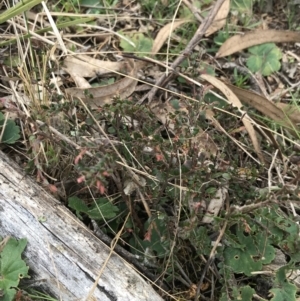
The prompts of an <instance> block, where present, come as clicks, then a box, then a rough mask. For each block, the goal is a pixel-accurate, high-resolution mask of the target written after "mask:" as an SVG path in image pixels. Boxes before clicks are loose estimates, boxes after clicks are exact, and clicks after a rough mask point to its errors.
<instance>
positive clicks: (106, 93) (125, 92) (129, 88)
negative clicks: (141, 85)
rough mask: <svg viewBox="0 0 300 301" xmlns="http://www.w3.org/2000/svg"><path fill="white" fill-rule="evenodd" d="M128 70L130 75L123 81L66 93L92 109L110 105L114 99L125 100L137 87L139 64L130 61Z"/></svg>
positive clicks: (69, 90) (70, 90) (67, 90)
mask: <svg viewBox="0 0 300 301" xmlns="http://www.w3.org/2000/svg"><path fill="white" fill-rule="evenodd" d="M126 62H127V66H126V69H127V70H128V74H127V75H125V77H124V78H122V79H121V80H119V81H117V82H115V83H113V84H111V85H107V86H103V87H95V88H89V89H86V88H69V89H66V93H67V94H68V95H70V96H72V97H75V98H80V99H81V100H83V101H84V102H85V103H86V104H89V105H90V106H91V107H92V108H95V107H99V106H103V105H105V104H110V103H112V102H113V98H114V97H120V98H121V99H125V98H126V97H128V96H130V95H131V94H132V93H133V92H134V90H135V87H136V84H137V80H136V76H137V70H138V64H135V62H134V61H133V60H128V61H126Z"/></svg>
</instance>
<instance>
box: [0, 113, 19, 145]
mask: <svg viewBox="0 0 300 301" xmlns="http://www.w3.org/2000/svg"><path fill="white" fill-rule="evenodd" d="M4 125H5V128H4V130H3V126H4ZM2 131H3V134H2V139H1V141H0V142H1V143H7V144H13V143H15V142H16V141H17V140H18V139H19V138H20V128H19V127H18V126H17V125H16V123H15V122H14V121H13V120H10V119H7V120H6V123H5V116H4V115H3V114H2V113H1V112H0V133H2Z"/></svg>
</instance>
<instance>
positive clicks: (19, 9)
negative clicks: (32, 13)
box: [0, 0, 42, 24]
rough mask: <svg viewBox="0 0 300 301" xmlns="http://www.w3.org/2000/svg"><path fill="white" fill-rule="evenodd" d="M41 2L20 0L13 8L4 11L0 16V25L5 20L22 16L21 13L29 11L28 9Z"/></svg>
mask: <svg viewBox="0 0 300 301" xmlns="http://www.w3.org/2000/svg"><path fill="white" fill-rule="evenodd" d="M41 2H42V0H22V1H21V2H18V3H17V4H15V5H14V6H13V7H10V8H9V9H7V10H5V11H4V12H3V13H2V14H0V24H2V23H4V22H6V21H7V20H9V19H11V18H13V17H15V16H17V15H20V14H22V13H23V12H25V11H27V10H29V9H30V8H32V7H34V6H36V5H38V4H39V3H41Z"/></svg>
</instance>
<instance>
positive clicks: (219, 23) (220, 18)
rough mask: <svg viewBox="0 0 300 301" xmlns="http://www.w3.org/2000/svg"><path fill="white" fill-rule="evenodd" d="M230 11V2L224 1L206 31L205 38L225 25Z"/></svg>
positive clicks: (228, 0)
mask: <svg viewBox="0 0 300 301" xmlns="http://www.w3.org/2000/svg"><path fill="white" fill-rule="evenodd" d="M229 10H230V0H225V1H224V2H223V4H222V6H221V7H220V9H219V11H218V13H217V15H216V17H215V19H214V21H213V23H212V24H211V25H210V26H209V28H208V29H207V31H206V33H205V36H206V37H208V36H210V35H211V34H213V33H215V32H216V31H218V30H219V29H221V28H222V27H223V26H224V25H225V24H226V18H227V15H228V13H229Z"/></svg>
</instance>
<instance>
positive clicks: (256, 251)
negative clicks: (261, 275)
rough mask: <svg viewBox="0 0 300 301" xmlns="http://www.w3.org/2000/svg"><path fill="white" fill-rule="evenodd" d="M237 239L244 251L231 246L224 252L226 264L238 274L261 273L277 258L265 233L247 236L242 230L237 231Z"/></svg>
mask: <svg viewBox="0 0 300 301" xmlns="http://www.w3.org/2000/svg"><path fill="white" fill-rule="evenodd" d="M237 238H238V241H239V243H240V244H241V245H244V246H245V247H244V248H243V249H241V248H237V247H234V246H229V247H227V248H225V250H224V261H225V264H226V265H228V266H229V267H231V268H232V270H233V271H234V272H236V273H244V274H245V275H247V276H251V273H252V272H254V271H260V270H261V269H262V265H263V264H267V263H270V262H271V261H272V260H273V259H274V257H275V250H274V248H273V246H271V245H270V244H269V242H268V239H267V238H266V236H265V235H264V233H257V234H247V235H245V234H244V233H243V231H242V229H238V230H237Z"/></svg>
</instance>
